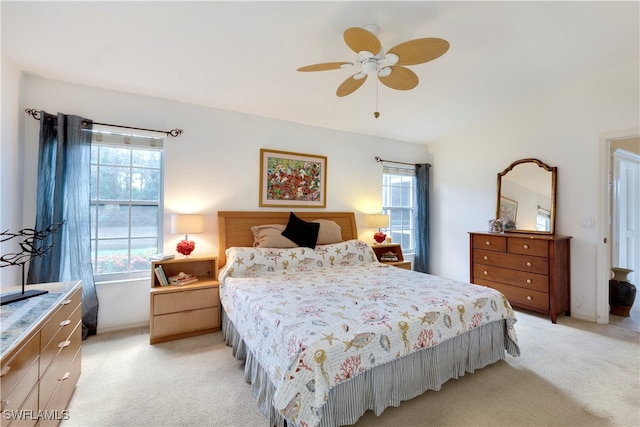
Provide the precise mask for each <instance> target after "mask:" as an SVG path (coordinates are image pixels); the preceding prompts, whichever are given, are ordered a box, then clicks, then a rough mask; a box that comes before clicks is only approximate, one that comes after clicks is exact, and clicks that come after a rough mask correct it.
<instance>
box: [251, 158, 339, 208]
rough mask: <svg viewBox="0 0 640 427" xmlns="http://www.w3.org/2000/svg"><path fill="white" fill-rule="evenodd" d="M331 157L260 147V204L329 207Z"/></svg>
mask: <svg viewBox="0 0 640 427" xmlns="http://www.w3.org/2000/svg"><path fill="white" fill-rule="evenodd" d="M326 205H327V157H326V156H318V155H312V154H303V153H294V152H289V151H278V150H270V149H266V148H261V149H260V206H261V207H290V208H293V207H295V208H325V207H326Z"/></svg>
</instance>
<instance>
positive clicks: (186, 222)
mask: <svg viewBox="0 0 640 427" xmlns="http://www.w3.org/2000/svg"><path fill="white" fill-rule="evenodd" d="M203 231H204V216H203V215H199V214H174V215H171V232H172V233H173V234H184V240H181V241H180V242H179V243H178V245H177V246H176V250H177V251H178V252H179V253H181V254H182V255H184V256H189V255H190V254H191V252H193V250H194V249H195V248H196V244H195V242H194V241H193V240H189V234H195V233H202V232H203Z"/></svg>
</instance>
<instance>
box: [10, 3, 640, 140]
mask: <svg viewBox="0 0 640 427" xmlns="http://www.w3.org/2000/svg"><path fill="white" fill-rule="evenodd" d="M1 7H2V9H1V12H2V54H3V57H5V56H6V57H7V58H9V59H10V60H11V61H12V62H13V63H14V64H15V65H16V66H17V67H18V68H19V69H21V70H24V71H25V72H27V73H30V74H33V75H37V76H41V77H45V78H50V79H55V80H61V81H68V82H74V83H78V84H83V85H90V86H96V87H101V88H106V89H112V90H117V91H123V92H128V93H135V94H141V95H149V96H153V97H158V98H164V99H170V100H176V101H180V102H185V103H190V104H196V105H202V106H209V107H214V108H220V109H225V110H232V111H238V112H243V113H247V114H255V115H260V116H265V117H271V118H277V119H283V120H288V121H292V122H297V123H303V124H308V125H313V126H320V127H326V128H331V129H337V130H343V131H350V132H356V133H362V134H367V135H376V136H381V137H386V138H392V139H397V140H403V141H409V142H417V143H429V142H432V141H435V140H438V139H440V138H443V137H445V136H446V135H449V134H452V133H455V132H459V131H462V130H463V129H466V128H468V127H470V126H474V125H476V124H478V123H481V122H482V121H484V120H487V119H488V118H490V117H491V116H492V115H494V114H496V113H498V112H500V111H502V110H505V109H508V108H511V107H513V106H514V105H515V104H517V103H519V102H522V101H523V100H525V99H526V98H529V97H532V96H535V95H537V94H541V93H544V92H548V91H553V90H554V89H556V88H559V87H562V86H563V85H566V84H569V83H570V82H572V81H575V80H576V79H581V78H586V77H588V76H589V75H590V74H594V73H598V72H600V71H603V70H605V69H607V68H610V67H615V66H616V64H622V63H625V62H628V61H632V60H634V59H637V58H638V56H639V52H640V47H639V38H640V37H639V27H640V24H639V20H640V18H639V16H640V3H639V2H637V1H627V2H610V1H604V2H577V1H568V2H559V1H556V2H535V1H534V2H519V1H517V2H516V1H514V2H506V1H501V2H481V1H471V2H462V1H446V2H445V1H443V2H437V1H422V2H420V1H413V2H402V1H392V2H366V1H340V2H324V1H320V2H309V1H301V2H292V1H280V2H267V1H258V2H246V1H234V2H221V1H196V2H179V1H176V2H148V1H129V2H109V1H107V2H94V1H86V2H53V1H52V2H10V1H2V2H1ZM367 24H377V25H378V26H379V27H380V33H379V34H378V37H379V38H380V40H381V42H382V45H383V47H384V48H386V49H389V48H391V47H392V46H394V45H396V44H398V43H401V42H404V41H407V40H410V39H415V38H422V37H439V38H444V39H446V40H448V41H449V42H450V44H451V47H450V49H449V51H448V52H447V53H446V54H445V55H443V56H442V57H440V58H438V59H436V60H434V61H432V62H428V63H425V64H420V65H413V66H410V67H409V68H411V69H412V70H413V71H415V72H416V73H417V74H418V76H419V78H420V83H419V85H418V86H417V87H416V88H415V89H413V90H410V91H396V90H392V89H389V88H387V87H386V86H384V85H382V84H380V85H376V83H375V79H371V78H370V79H368V81H367V82H366V83H365V84H364V85H363V86H362V87H361V88H360V89H358V90H357V91H356V92H354V93H353V94H351V95H348V96H346V97H343V98H339V97H337V96H336V95H335V91H336V89H337V87H338V86H339V85H340V83H342V81H343V80H345V79H346V78H347V77H348V76H349V75H351V74H352V73H353V72H350V70H331V71H322V72H312V73H301V72H297V71H296V69H297V68H298V67H301V66H303V65H309V64H315V63H320V62H330V61H353V60H355V56H356V54H355V53H354V52H352V51H351V50H350V49H349V48H348V47H347V46H346V44H345V43H344V41H343V38H342V34H343V32H344V30H345V29H347V28H349V27H354V26H356V27H358V26H360V27H361V26H365V25H367ZM376 92H377V99H376ZM376 103H377V107H376ZM32 107H34V108H37V107H38V106H32ZM376 110H377V111H379V112H380V117H379V118H377V119H376V118H374V115H373V113H374V111H376ZM77 113H81V112H77Z"/></svg>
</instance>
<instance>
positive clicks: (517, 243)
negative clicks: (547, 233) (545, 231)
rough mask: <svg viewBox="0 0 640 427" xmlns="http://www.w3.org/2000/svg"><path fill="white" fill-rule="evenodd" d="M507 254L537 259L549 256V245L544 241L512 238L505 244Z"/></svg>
mask: <svg viewBox="0 0 640 427" xmlns="http://www.w3.org/2000/svg"><path fill="white" fill-rule="evenodd" d="M507 252H509V253H512V254H525V255H533V256H539V257H548V256H549V243H548V242H547V241H545V240H535V239H523V238H516V237H512V238H510V239H509V242H508V243H507Z"/></svg>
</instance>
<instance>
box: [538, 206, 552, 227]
mask: <svg viewBox="0 0 640 427" xmlns="http://www.w3.org/2000/svg"><path fill="white" fill-rule="evenodd" d="M536 230H537V231H549V230H551V211H550V210H549V209H545V208H543V207H540V206H538V212H537V215H536Z"/></svg>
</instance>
